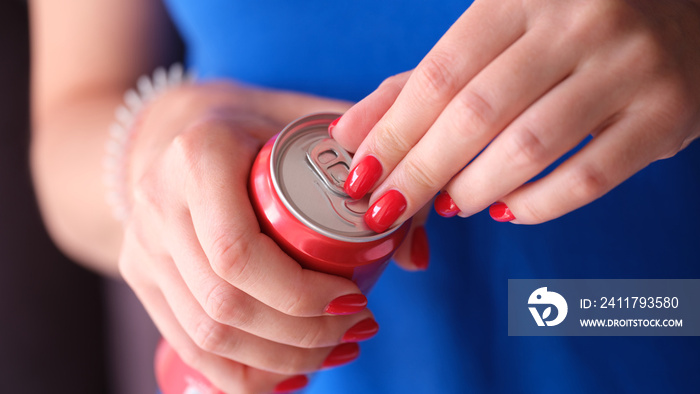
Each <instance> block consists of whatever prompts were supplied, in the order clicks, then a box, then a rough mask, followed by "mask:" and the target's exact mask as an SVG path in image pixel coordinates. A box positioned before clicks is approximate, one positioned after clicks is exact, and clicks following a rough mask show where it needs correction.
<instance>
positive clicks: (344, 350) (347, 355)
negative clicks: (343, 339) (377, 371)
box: [321, 342, 360, 368]
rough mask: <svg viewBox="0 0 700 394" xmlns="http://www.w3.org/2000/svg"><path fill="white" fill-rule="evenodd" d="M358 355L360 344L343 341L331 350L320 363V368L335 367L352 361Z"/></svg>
mask: <svg viewBox="0 0 700 394" xmlns="http://www.w3.org/2000/svg"><path fill="white" fill-rule="evenodd" d="M359 355H360V345H358V344H356V343H354V342H350V343H343V344H340V345H338V346H336V347H335V349H333V350H331V353H330V354H329V355H328V357H326V360H325V361H324V362H323V364H321V368H331V367H337V366H339V365H343V364H347V363H349V362H350V361H353V360H354V359H356V358H357V357H358V356H359Z"/></svg>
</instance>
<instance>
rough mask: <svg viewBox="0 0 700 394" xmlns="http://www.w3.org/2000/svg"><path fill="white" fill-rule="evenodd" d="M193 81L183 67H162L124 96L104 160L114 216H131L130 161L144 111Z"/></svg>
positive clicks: (175, 65) (141, 78)
mask: <svg viewBox="0 0 700 394" xmlns="http://www.w3.org/2000/svg"><path fill="white" fill-rule="evenodd" d="M193 79H194V77H193V75H192V74H191V73H187V72H185V70H184V68H183V67H182V65H181V64H179V63H176V64H173V65H172V66H171V67H170V69H168V70H166V69H164V68H162V67H160V68H158V69H156V70H155V71H154V72H153V76H152V77H151V76H148V75H143V76H141V77H140V78H139V79H138V81H137V84H136V86H137V89H129V90H128V91H127V92H126V93H125V94H124V104H123V105H120V106H119V107H118V108H117V109H116V111H115V118H116V120H115V121H114V123H112V124H111V125H110V127H109V139H108V140H107V144H106V153H105V156H104V161H103V181H104V184H105V186H106V188H107V195H106V198H107V204H109V206H110V207H111V208H112V215H113V216H114V218H115V219H117V220H119V221H120V222H125V221H126V219H127V218H128V217H129V214H130V213H131V201H130V199H129V197H128V196H129V194H128V190H127V175H128V169H127V161H128V156H129V151H130V150H131V144H132V140H133V136H134V132H135V129H136V128H135V127H134V125H135V123H136V121H137V120H138V118H139V116H140V114H141V112H142V111H143V109H144V108H145V107H146V105H148V103H150V102H151V101H153V100H155V99H156V98H157V97H159V96H160V95H162V94H163V93H165V92H166V91H168V90H170V89H172V88H175V87H178V86H181V85H183V84H187V83H190V82H191V81H192V80H193Z"/></svg>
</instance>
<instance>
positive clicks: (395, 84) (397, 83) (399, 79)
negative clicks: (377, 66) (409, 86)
mask: <svg viewBox="0 0 700 394" xmlns="http://www.w3.org/2000/svg"><path fill="white" fill-rule="evenodd" d="M405 82H406V78H405V76H404V74H396V75H392V76H390V77H389V78H386V79H385V80H383V81H382V83H381V84H379V89H381V90H392V91H393V90H400V89H401V87H403V85H404V84H405Z"/></svg>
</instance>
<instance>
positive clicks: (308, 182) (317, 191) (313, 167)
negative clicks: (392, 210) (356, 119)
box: [270, 113, 395, 242]
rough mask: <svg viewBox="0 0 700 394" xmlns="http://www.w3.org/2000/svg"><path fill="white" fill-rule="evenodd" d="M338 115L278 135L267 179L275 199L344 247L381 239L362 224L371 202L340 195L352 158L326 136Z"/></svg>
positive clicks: (304, 121)
mask: <svg viewBox="0 0 700 394" xmlns="http://www.w3.org/2000/svg"><path fill="white" fill-rule="evenodd" d="M339 116H340V114H334V113H320V114H314V115H309V116H305V117H303V118H300V119H298V120H296V121H294V122H292V123H290V124H289V125H288V126H287V127H285V128H284V130H282V132H280V134H279V135H278V136H277V139H276V140H275V143H274V145H273V147H272V153H271V158H270V174H271V178H272V183H273V185H274V187H275V191H276V192H277V195H278V196H279V197H280V199H281V200H282V202H283V203H284V205H285V206H286V207H287V209H288V210H289V211H290V212H291V213H292V214H293V215H294V216H295V217H296V218H297V219H299V220H300V221H301V222H302V223H304V224H305V225H306V226H308V227H309V228H311V229H313V230H315V231H316V232H318V233H320V234H323V235H325V236H327V237H330V238H334V239H338V240H341V241H346V242H369V241H373V240H375V239H380V238H384V237H385V236H386V235H387V233H390V232H392V231H394V230H395V228H392V229H389V230H388V231H387V232H384V233H381V234H377V233H375V232H374V231H372V230H371V229H370V228H369V227H367V225H366V224H365V221H364V214H365V212H367V209H368V205H369V197H368V196H365V197H364V198H362V199H360V200H353V199H351V198H350V197H349V196H348V195H347V194H345V191H344V190H343V185H344V184H345V179H346V178H347V176H348V172H349V171H350V162H351V161H352V156H351V155H350V154H349V153H348V152H347V151H345V149H343V148H342V147H341V146H340V145H339V144H338V143H337V142H336V141H335V140H333V139H332V138H330V137H329V135H328V125H329V124H330V123H331V122H332V121H333V120H335V119H337V118H338V117H339Z"/></svg>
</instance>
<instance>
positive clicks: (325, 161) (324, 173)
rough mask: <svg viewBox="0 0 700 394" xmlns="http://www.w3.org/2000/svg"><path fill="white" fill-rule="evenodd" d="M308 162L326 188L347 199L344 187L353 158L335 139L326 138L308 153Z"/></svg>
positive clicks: (313, 146) (312, 146) (310, 148)
mask: <svg viewBox="0 0 700 394" xmlns="http://www.w3.org/2000/svg"><path fill="white" fill-rule="evenodd" d="M306 160H308V162H309V163H310V164H311V167H313V169H314V171H315V172H316V175H318V177H319V178H321V180H322V181H323V183H324V184H325V185H326V187H327V188H328V189H329V190H331V191H332V192H334V193H335V194H338V195H340V196H342V197H347V194H345V190H343V185H345V180H346V179H347V178H348V173H349V172H350V162H351V161H352V158H351V157H350V154H349V153H348V152H346V151H345V149H343V148H342V147H341V146H340V145H339V144H338V143H337V142H336V141H335V140H334V139H332V138H324V139H322V140H320V141H318V143H316V144H314V145H311V146H310V147H309V149H308V150H307V151H306Z"/></svg>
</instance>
